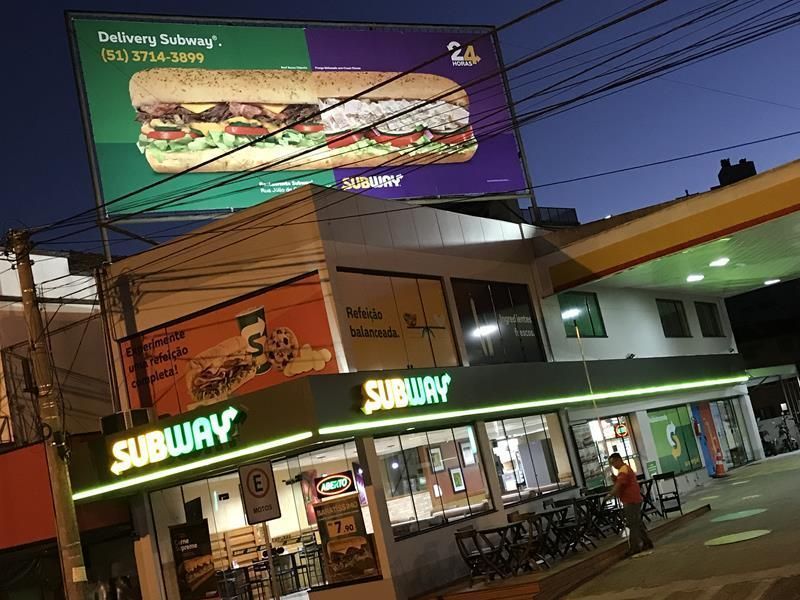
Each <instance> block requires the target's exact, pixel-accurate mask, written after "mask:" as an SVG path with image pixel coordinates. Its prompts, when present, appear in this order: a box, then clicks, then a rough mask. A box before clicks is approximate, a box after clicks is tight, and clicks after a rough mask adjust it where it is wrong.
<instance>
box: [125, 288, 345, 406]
mask: <svg viewBox="0 0 800 600" xmlns="http://www.w3.org/2000/svg"><path fill="white" fill-rule="evenodd" d="M120 351H121V354H122V361H123V368H124V370H125V383H126V386H127V388H128V395H129V397H130V400H131V405H132V406H133V407H149V406H153V407H155V409H156V411H157V412H158V414H172V415H175V414H179V413H182V412H186V411H188V410H192V409H193V408H196V407H198V406H205V405H209V404H215V403H217V402H223V401H225V400H227V399H228V398H231V397H233V396H237V395H241V394H246V393H248V392H253V391H256V390H259V389H263V388H266V387H269V386H272V385H276V384H279V383H283V382H285V381H288V380H289V379H291V378H294V377H297V376H302V375H303V374H307V373H338V372H339V370H338V366H337V363H336V358H335V356H334V354H333V341H332V339H331V332H330V328H329V326H328V318H327V315H326V313H325V304H324V300H323V295H322V287H321V286H320V280H319V275H318V274H317V273H314V274H312V275H307V276H305V277H302V278H298V279H295V280H292V281H290V282H288V283H285V284H282V285H279V286H277V287H272V288H268V289H266V290H261V291H259V292H256V293H254V294H248V295H247V296H244V297H241V298H238V299H235V300H233V301H230V302H227V303H225V304H222V305H218V306H214V307H211V308H210V309H207V310H205V311H202V312H199V313H196V314H193V315H188V316H187V317H185V318H183V319H180V320H178V321H175V322H172V323H169V324H167V325H164V326H162V327H157V328H155V329H152V330H150V331H147V332H144V333H139V334H136V335H134V336H132V337H129V338H126V339H124V340H122V341H121V342H120Z"/></svg>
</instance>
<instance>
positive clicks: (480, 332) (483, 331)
mask: <svg viewBox="0 0 800 600" xmlns="http://www.w3.org/2000/svg"><path fill="white" fill-rule="evenodd" d="M495 331H497V325H481V326H480V327H478V328H476V329H474V330H473V331H472V335H473V336H474V337H486V336H487V335H492V334H493V333H494V332H495Z"/></svg>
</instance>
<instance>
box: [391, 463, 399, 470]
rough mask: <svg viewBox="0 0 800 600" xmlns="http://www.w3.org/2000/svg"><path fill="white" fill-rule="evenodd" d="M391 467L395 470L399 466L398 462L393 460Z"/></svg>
mask: <svg viewBox="0 0 800 600" xmlns="http://www.w3.org/2000/svg"><path fill="white" fill-rule="evenodd" d="M392 468H393V469H395V470H397V469H399V468H400V463H396V462H393V463H392Z"/></svg>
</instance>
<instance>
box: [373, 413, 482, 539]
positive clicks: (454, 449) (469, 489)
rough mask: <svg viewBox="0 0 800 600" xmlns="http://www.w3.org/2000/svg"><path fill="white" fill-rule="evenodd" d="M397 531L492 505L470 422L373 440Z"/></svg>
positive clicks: (411, 530)
mask: <svg viewBox="0 0 800 600" xmlns="http://www.w3.org/2000/svg"><path fill="white" fill-rule="evenodd" d="M375 448H376V450H377V453H378V456H379V458H380V459H381V466H382V470H381V471H382V472H381V477H382V479H383V490H384V493H385V495H386V504H387V507H388V510H389V520H390V521H391V523H392V529H393V531H394V535H395V537H403V536H406V535H411V534H414V533H417V532H421V531H425V530H426V529H431V528H433V527H438V526H440V525H445V524H447V523H452V522H455V521H459V520H461V519H465V518H467V517H471V516H474V515H477V514H481V513H484V512H487V511H489V510H492V508H493V505H492V499H491V495H490V494H489V486H488V485H487V484H486V475H485V473H484V471H483V462H482V460H481V456H480V452H479V451H478V444H477V442H476V440H475V432H474V430H473V428H472V427H471V426H463V427H453V428H449V429H440V430H437V431H427V432H413V433H406V434H403V435H399V436H392V437H386V438H379V439H376V440H375Z"/></svg>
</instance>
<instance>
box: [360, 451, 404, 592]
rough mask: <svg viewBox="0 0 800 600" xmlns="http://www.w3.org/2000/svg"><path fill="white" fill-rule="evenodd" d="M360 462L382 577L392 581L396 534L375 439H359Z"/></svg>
mask: <svg viewBox="0 0 800 600" xmlns="http://www.w3.org/2000/svg"><path fill="white" fill-rule="evenodd" d="M356 449H357V450H358V460H359V463H360V464H361V467H362V468H363V469H364V487H365V488H366V492H367V502H368V503H369V514H370V517H371V518H372V529H373V534H374V537H375V552H377V553H378V561H379V563H380V565H381V575H382V576H383V578H384V579H386V580H390V581H391V580H392V579H393V578H392V556H393V553H394V552H395V541H394V532H393V531H392V523H391V520H390V519H389V509H388V507H387V505H386V494H385V493H384V491H383V485H381V474H380V473H381V471H380V470H381V461H380V458H378V453H377V451H376V450H375V440H374V439H373V438H357V439H356Z"/></svg>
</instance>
